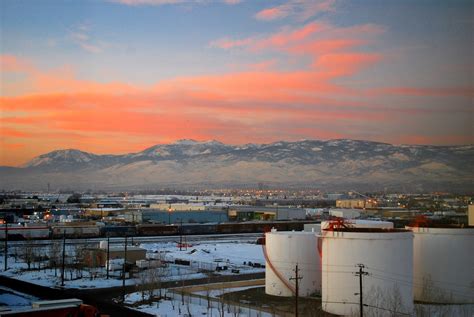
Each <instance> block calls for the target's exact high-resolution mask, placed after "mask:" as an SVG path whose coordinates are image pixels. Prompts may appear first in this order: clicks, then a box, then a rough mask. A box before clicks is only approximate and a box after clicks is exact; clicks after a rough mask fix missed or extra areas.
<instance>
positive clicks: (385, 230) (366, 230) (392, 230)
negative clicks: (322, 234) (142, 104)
mask: <svg viewBox="0 0 474 317" xmlns="http://www.w3.org/2000/svg"><path fill="white" fill-rule="evenodd" d="M323 231H334V232H360V233H369V232H374V233H402V232H410V230H407V229H395V228H353V227H347V228H334V229H323Z"/></svg>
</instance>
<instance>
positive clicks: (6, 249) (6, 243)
mask: <svg viewBox="0 0 474 317" xmlns="http://www.w3.org/2000/svg"><path fill="white" fill-rule="evenodd" d="M3 220H4V221H5V260H4V264H5V268H4V271H6V270H8V222H7V217H5V218H4V219H3Z"/></svg>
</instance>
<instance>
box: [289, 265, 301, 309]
mask: <svg viewBox="0 0 474 317" xmlns="http://www.w3.org/2000/svg"><path fill="white" fill-rule="evenodd" d="M294 272H295V277H290V280H295V317H298V297H299V295H300V294H299V283H298V282H299V280H301V279H302V278H303V277H302V276H299V275H298V272H299V269H298V264H296V267H295V271H294Z"/></svg>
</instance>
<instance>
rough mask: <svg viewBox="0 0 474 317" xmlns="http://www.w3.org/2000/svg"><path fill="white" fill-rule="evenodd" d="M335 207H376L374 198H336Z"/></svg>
mask: <svg viewBox="0 0 474 317" xmlns="http://www.w3.org/2000/svg"><path fill="white" fill-rule="evenodd" d="M336 208H356V209H365V208H377V201H376V200H375V199H338V200H336Z"/></svg>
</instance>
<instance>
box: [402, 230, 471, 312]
mask: <svg viewBox="0 0 474 317" xmlns="http://www.w3.org/2000/svg"><path fill="white" fill-rule="evenodd" d="M410 229H411V230H412V231H413V233H414V235H415V238H414V247H413V248H414V249H413V251H414V255H413V257H414V272H413V273H414V287H415V288H414V294H415V300H418V301H423V302H431V303H474V228H427V227H413V228H410Z"/></svg>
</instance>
